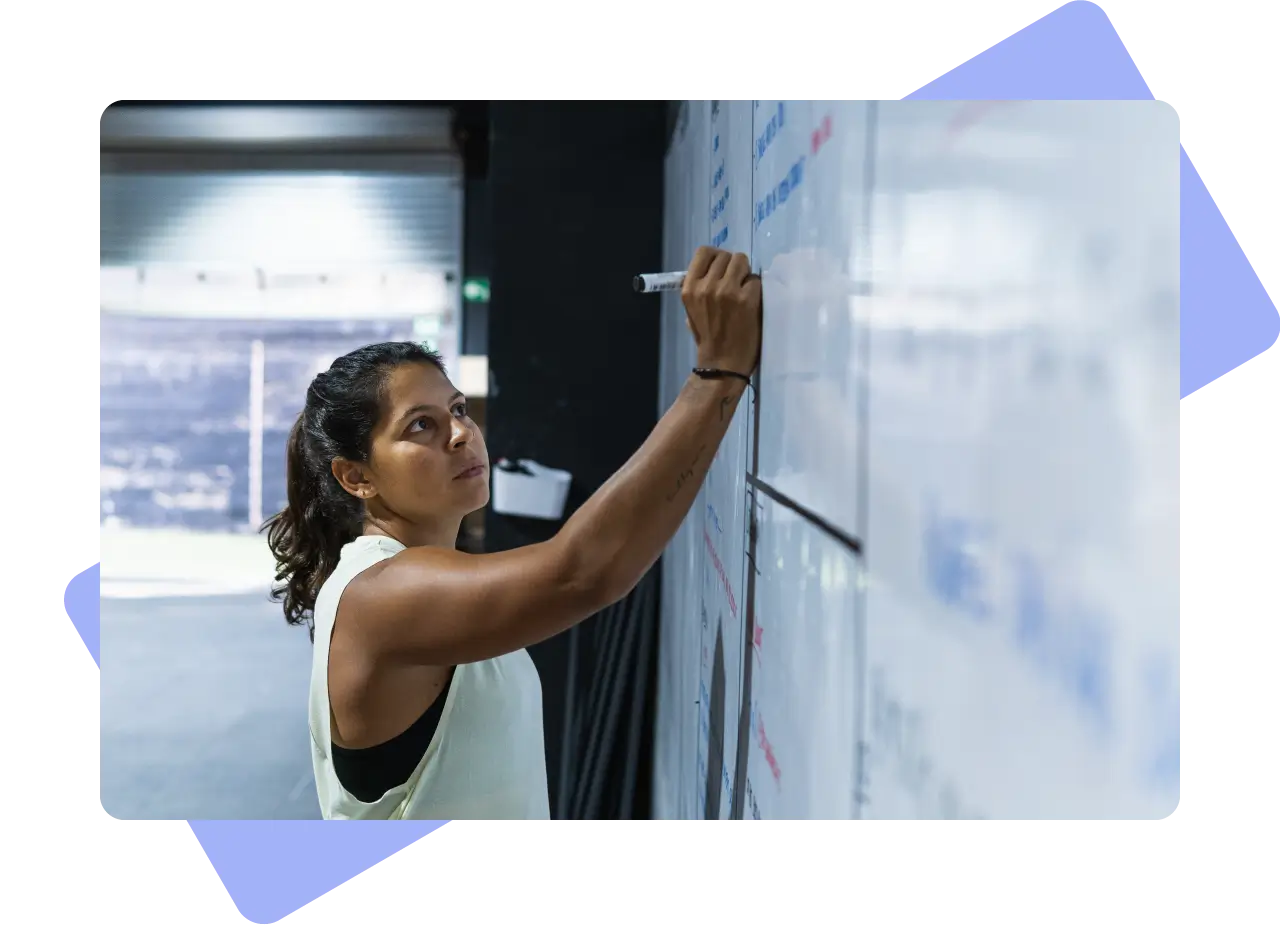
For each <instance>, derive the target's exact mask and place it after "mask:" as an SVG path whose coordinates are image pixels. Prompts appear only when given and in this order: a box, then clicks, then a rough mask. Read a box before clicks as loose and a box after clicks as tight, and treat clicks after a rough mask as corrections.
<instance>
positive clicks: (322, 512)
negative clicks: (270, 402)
mask: <svg viewBox="0 0 1280 925" xmlns="http://www.w3.org/2000/svg"><path fill="white" fill-rule="evenodd" d="M305 417H306V415H305V413H304V414H300V415H298V420H297V421H296V422H295V423H294V425H293V429H292V430H291V431H290V432H289V441H288V443H287V444H286V449H285V478H286V481H287V483H288V498H289V503H288V505H287V506H286V507H285V509H284V510H283V511H281V512H280V513H278V514H276V515H274V516H272V517H271V518H269V519H268V520H267V522H266V523H264V524H263V525H262V529H263V530H264V531H265V532H266V534H267V545H268V546H269V547H270V548H271V554H272V555H273V556H275V560H276V581H277V582H283V584H280V585H277V586H276V587H274V588H272V591H271V599H272V600H273V601H283V602H284V617H285V619H286V620H287V621H288V622H289V623H290V624H292V625H294V626H306V627H307V628H308V630H310V632H311V635H312V638H313V639H314V638H315V625H314V623H313V621H312V618H313V615H314V611H315V606H316V595H318V594H319V593H320V587H321V585H323V584H324V582H325V580H326V579H327V578H328V577H329V576H330V575H331V574H333V570H334V568H336V567H337V565H338V557H339V556H340V555H341V554H342V547H343V546H344V545H346V544H347V543H348V542H350V541H351V540H352V539H354V538H355V537H356V536H357V535H358V533H359V520H360V511H359V504H358V503H357V502H356V501H355V499H354V498H352V497H351V496H350V495H349V494H347V493H346V492H345V491H343V490H342V488H341V487H340V486H339V485H338V483H337V480H335V479H334V477H333V475H332V473H331V472H330V471H329V470H328V469H327V468H325V469H324V470H323V471H321V469H320V466H319V465H318V464H317V462H318V461H317V460H316V459H315V457H314V456H313V455H312V454H311V453H309V452H308V448H307V429H306V423H305Z"/></svg>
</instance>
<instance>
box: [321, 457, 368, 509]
mask: <svg viewBox="0 0 1280 925" xmlns="http://www.w3.org/2000/svg"><path fill="white" fill-rule="evenodd" d="M329 470H330V471H331V472H332V473H333V477H334V478H335V479H337V480H338V484H339V485H341V486H342V488H343V490H344V491H345V492H347V494H349V495H353V496H354V497H357V498H359V499H360V500H361V501H368V500H369V499H370V498H372V497H373V496H374V495H376V494H377V493H378V489H376V488H375V487H374V485H373V482H372V481H370V480H369V473H368V472H367V471H366V470H365V467H364V466H363V465H361V464H360V463H357V462H352V461H351V460H349V459H343V458H341V457H338V458H336V459H334V461H333V463H332V464H331V465H330V467H329Z"/></svg>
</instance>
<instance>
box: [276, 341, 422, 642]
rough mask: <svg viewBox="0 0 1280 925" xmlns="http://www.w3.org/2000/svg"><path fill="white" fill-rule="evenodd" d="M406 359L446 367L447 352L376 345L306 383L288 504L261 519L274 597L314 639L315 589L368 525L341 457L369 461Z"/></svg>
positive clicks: (292, 439) (292, 437) (290, 460)
mask: <svg viewBox="0 0 1280 925" xmlns="http://www.w3.org/2000/svg"><path fill="white" fill-rule="evenodd" d="M404 363H430V364H431V365H433V366H435V367H436V368H437V369H439V370H440V371H441V372H442V373H443V372H445V368H444V361H443V360H441V358H440V355H439V354H438V353H436V352H434V351H432V350H428V349H427V348H426V347H423V346H422V345H421V344H415V343H408V342H398V341H393V342H390V343H383V344H370V345H369V346H367V347H361V348H360V349H359V350H353V351H352V352H351V353H348V354H347V355H346V356H341V357H338V359H336V360H334V361H333V365H332V366H330V367H329V369H328V370H327V371H325V372H322V373H320V374H319V375H318V376H316V377H315V379H313V380H312V381H311V385H310V386H308V387H307V401H306V405H305V406H304V408H303V410H302V413H301V414H299V415H298V420H297V421H296V422H295V423H294V425H293V430H291V431H290V432H289V442H288V446H287V450H286V481H287V482H288V498H289V503H288V505H286V507H285V509H284V510H283V511H281V512H280V513H278V514H275V515H274V516H272V517H271V518H269V519H268V520H267V521H266V523H264V524H263V525H262V530H263V531H265V532H266V534H267V545H268V546H270V547H271V553H272V555H273V556H275V560H276V581H277V582H281V584H279V585H278V586H277V587H275V588H273V589H272V591H271V599H272V600H274V601H284V616H285V619H286V620H287V621H288V622H289V623H290V624H292V625H294V626H306V627H307V628H308V630H309V631H310V632H311V634H312V638H313V639H314V637H315V624H314V622H313V616H314V610H315V605H316V595H317V594H319V593H320V586H321V585H323V584H324V582H325V580H326V579H328V577H329V576H330V575H331V574H333V570H334V568H335V567H336V566H337V564H338V557H339V556H340V555H341V553H342V547H343V546H345V545H346V544H347V543H349V542H350V541H351V540H353V539H355V538H356V537H357V536H359V535H360V533H361V531H362V530H363V520H364V505H363V504H362V503H361V502H360V500H359V499H358V498H355V497H353V496H352V495H351V494H350V493H348V492H347V491H346V490H345V489H343V487H342V486H341V485H339V484H338V480H337V479H336V478H334V476H333V471H332V468H331V466H332V464H333V460H334V459H335V458H336V457H342V458H343V459H349V460H352V461H353V462H367V461H368V459H369V444H370V440H371V439H372V435H373V429H374V426H375V425H376V424H377V421H378V414H379V411H380V409H381V406H382V401H383V398H384V397H385V396H384V394H383V392H384V387H385V384H386V380H387V377H388V375H390V373H391V371H392V370H394V369H395V368H396V367H397V366H400V365H401V364H404Z"/></svg>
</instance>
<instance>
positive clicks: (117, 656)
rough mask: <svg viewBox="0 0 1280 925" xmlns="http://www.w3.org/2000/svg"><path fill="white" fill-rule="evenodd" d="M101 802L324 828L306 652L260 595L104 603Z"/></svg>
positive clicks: (296, 632)
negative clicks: (314, 768)
mask: <svg viewBox="0 0 1280 925" xmlns="http://www.w3.org/2000/svg"><path fill="white" fill-rule="evenodd" d="M101 659H102V805H103V806H104V807H105V808H106V810H107V812H109V813H110V814H111V815H113V816H115V817H117V818H119V819H318V818H320V813H319V807H318V805H317V801H316V792H315V784H314V782H313V780H312V774H311V752H310V742H309V739H310V736H309V733H308V731H307V685H308V682H309V679H310V669H311V661H310V659H311V643H310V641H309V639H308V637H307V631H306V629H304V628H300V627H290V626H288V625H287V624H286V623H285V621H284V615H283V613H282V611H281V608H280V605H279V604H274V603H272V602H271V601H269V600H267V599H266V597H265V594H262V593H258V594H251V595H222V596H209V597H171V598H150V599H146V598H143V599H133V600H127V599H124V600H122V599H111V598H104V599H103V600H102V636H101Z"/></svg>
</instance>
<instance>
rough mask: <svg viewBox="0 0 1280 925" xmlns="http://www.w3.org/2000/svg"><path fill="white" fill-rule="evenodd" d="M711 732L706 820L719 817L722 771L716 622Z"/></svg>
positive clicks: (720, 636)
mask: <svg viewBox="0 0 1280 925" xmlns="http://www.w3.org/2000/svg"><path fill="white" fill-rule="evenodd" d="M708 706H709V707H710V710H709V712H710V715H711V729H710V732H709V735H708V737H707V769H706V770H707V801H706V814H705V815H706V818H708V819H719V818H720V787H721V783H722V781H723V777H722V774H723V768H724V627H723V624H722V622H721V621H720V620H716V647H715V653H714V654H713V656H712V662H711V703H710V704H709V705H708Z"/></svg>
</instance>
